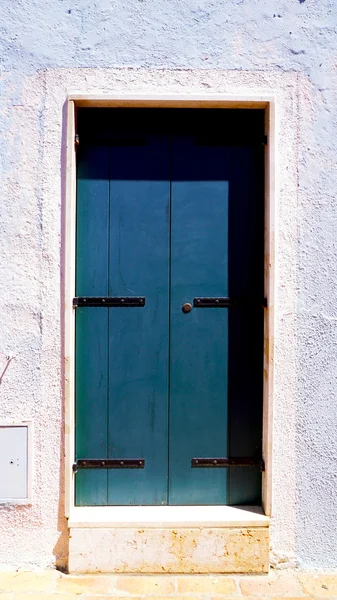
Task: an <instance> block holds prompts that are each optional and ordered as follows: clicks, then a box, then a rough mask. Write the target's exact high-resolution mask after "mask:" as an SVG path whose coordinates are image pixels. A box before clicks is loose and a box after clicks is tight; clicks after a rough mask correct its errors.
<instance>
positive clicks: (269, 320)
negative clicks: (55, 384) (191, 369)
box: [64, 93, 276, 517]
mask: <svg viewBox="0 0 337 600" xmlns="http://www.w3.org/2000/svg"><path fill="white" fill-rule="evenodd" d="M79 106H87V107H122V106H123V107H130V108H131V107H135V108H136V107H152V108H164V107H165V108H196V107H198V108H208V109H209V108H227V109H228V108H236V109H238V108H246V109H247V108H249V109H264V110H265V135H266V136H267V144H266V145H265V175H264V177H265V259H264V273H265V277H264V285H265V296H266V298H267V302H268V308H267V309H265V319H264V331H265V337H264V382H263V445H262V448H263V458H264V461H265V471H264V473H263V475H262V507H263V510H264V513H265V515H266V516H271V514H272V448H273V438H272V432H273V397H274V286H275V190H276V182H275V136H276V130H275V123H276V121H275V98H274V97H273V96H265V95H263V94H262V95H249V94H248V95H242V96H241V95H228V94H204V95H202V94H200V95H187V96H182V95H172V94H168V95H151V96H150V95H148V96H144V95H125V96H122V97H121V96H120V95H112V94H109V95H104V94H101V95H99V94H90V93H88V94H76V93H71V94H69V96H68V99H67V123H66V128H67V131H66V140H67V142H66V144H67V145H66V203H65V214H66V216H65V264H64V269H65V280H64V281H65V289H64V298H65V306H64V310H65V316H64V324H65V331H64V340H65V343H64V348H65V352H64V377H65V381H64V394H65V516H66V517H70V515H71V511H72V509H73V508H74V474H73V471H72V465H73V462H74V457H75V442H74V439H75V419H74V409H75V314H74V312H75V311H74V309H73V307H72V299H73V297H74V296H75V241H76V149H75V133H76V126H75V119H76V107H79ZM130 508H132V509H133V510H134V509H135V508H136V509H137V507H130ZM140 508H141V507H140Z"/></svg>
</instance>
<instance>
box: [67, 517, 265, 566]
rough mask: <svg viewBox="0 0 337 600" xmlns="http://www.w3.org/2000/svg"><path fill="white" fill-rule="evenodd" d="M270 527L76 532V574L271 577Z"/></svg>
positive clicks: (72, 554)
mask: <svg viewBox="0 0 337 600" xmlns="http://www.w3.org/2000/svg"><path fill="white" fill-rule="evenodd" d="M268 569H269V529H268V527H255V528H254V527H250V528H248V527H245V528H244V527H236V528H230V527H218V528H210V527H202V528H201V527H199V528H196V527H193V528H188V527H184V528H179V527H178V528H156V529H153V528H144V529H140V528H129V529H127V528H109V527H105V528H99V527H96V528H89V527H88V528H84V527H83V528H82V527H77V528H70V538H69V572H70V573H129V574H131V573H133V574H141V573H143V574H144V573H162V574H163V573H172V574H180V573H181V574H183V573H186V574H187V573H189V574H192V573H198V574H199V573H205V574H209V573H223V574H224V573H266V572H268Z"/></svg>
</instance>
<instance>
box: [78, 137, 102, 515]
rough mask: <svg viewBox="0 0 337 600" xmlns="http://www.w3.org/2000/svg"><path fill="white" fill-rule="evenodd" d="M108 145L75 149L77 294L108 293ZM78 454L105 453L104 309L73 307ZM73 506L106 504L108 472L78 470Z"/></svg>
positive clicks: (87, 456) (95, 455)
mask: <svg viewBox="0 0 337 600" xmlns="http://www.w3.org/2000/svg"><path fill="white" fill-rule="evenodd" d="M108 168H109V164H108V148H107V147H104V146H96V147H95V146H93V147H86V146H83V147H82V148H79V150H78V184H77V244H76V295H77V296H106V295H107V293H108V240H109V229H108V223H109V173H108ZM75 386H76V409H75V419H76V458H105V457H106V455H107V404H108V309H106V308H77V309H76V381H75ZM75 481H76V491H75V497H76V504H77V505H78V506H94V505H104V504H107V471H106V470H95V471H92V470H90V471H87V470H80V471H78V472H77V473H76V478H75Z"/></svg>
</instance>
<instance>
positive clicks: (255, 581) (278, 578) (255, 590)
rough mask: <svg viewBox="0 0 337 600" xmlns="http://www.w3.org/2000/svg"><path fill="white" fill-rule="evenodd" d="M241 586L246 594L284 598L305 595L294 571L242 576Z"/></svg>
mask: <svg viewBox="0 0 337 600" xmlns="http://www.w3.org/2000/svg"><path fill="white" fill-rule="evenodd" d="M240 588H241V591H242V593H243V595H244V596H259V597H260V596H283V597H284V598H297V597H302V598H303V596H304V594H303V591H302V588H301V585H300V583H299V581H298V579H297V577H296V575H295V574H294V573H292V572H290V573H289V572H283V573H279V574H275V573H272V574H271V575H268V576H259V575H256V576H255V577H242V579H240Z"/></svg>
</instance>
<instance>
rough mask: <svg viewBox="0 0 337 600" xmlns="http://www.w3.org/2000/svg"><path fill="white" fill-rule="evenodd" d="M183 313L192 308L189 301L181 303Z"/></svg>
mask: <svg viewBox="0 0 337 600" xmlns="http://www.w3.org/2000/svg"><path fill="white" fill-rule="evenodd" d="M181 310H182V311H183V313H185V314H186V313H189V312H191V310H192V304H190V303H189V302H185V304H183V305H182V309H181Z"/></svg>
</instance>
